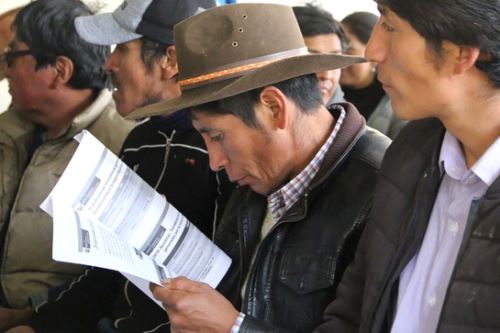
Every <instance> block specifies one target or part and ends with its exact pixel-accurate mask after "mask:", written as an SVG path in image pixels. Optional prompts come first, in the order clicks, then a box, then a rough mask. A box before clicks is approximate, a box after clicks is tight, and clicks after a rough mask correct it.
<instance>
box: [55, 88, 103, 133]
mask: <svg viewBox="0 0 500 333" xmlns="http://www.w3.org/2000/svg"><path fill="white" fill-rule="evenodd" d="M111 99H112V93H111V91H109V90H108V89H103V90H101V91H100V92H99V94H98V95H97V98H96V99H95V100H94V102H92V104H90V105H89V106H88V107H87V108H86V109H85V110H83V111H82V112H81V113H79V114H78V115H77V116H76V117H75V118H74V119H73V121H72V122H71V125H70V127H69V128H68V130H67V131H66V133H65V134H64V135H63V137H73V136H74V135H75V134H77V133H79V132H80V131H82V130H83V129H85V128H88V127H89V126H90V125H91V124H92V123H93V122H94V121H95V120H96V119H97V118H98V117H99V116H100V115H101V113H102V110H103V109H104V108H106V106H107V105H108V104H110V102H111Z"/></svg>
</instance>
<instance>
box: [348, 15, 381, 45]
mask: <svg viewBox="0 0 500 333" xmlns="http://www.w3.org/2000/svg"><path fill="white" fill-rule="evenodd" d="M377 20H378V16H377V15H375V14H373V13H369V12H355V13H352V14H349V15H347V16H346V17H344V18H343V19H342V21H340V23H342V25H343V26H344V28H345V29H347V30H349V31H350V32H351V33H352V34H353V35H354V36H356V38H357V39H359V41H360V42H361V43H363V44H365V45H366V44H367V43H368V40H369V39H370V35H371V34H372V31H373V28H374V27H375V25H376V24H377Z"/></svg>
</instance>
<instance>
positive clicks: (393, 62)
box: [366, 6, 455, 119]
mask: <svg viewBox="0 0 500 333" xmlns="http://www.w3.org/2000/svg"><path fill="white" fill-rule="evenodd" d="M379 8H380V11H381V13H382V15H381V16H380V18H379V20H378V22H377V24H376V25H375V28H374V30H373V32H372V35H371V38H370V40H369V41H368V44H367V46H366V58H367V59H368V60H370V61H373V62H375V63H377V66H378V69H377V70H378V80H379V81H380V82H381V83H382V86H383V88H384V90H385V91H386V93H387V94H388V95H389V97H390V98H391V103H392V107H393V109H394V112H395V113H396V115H397V116H398V117H399V118H401V119H420V118H424V117H438V118H439V117H440V116H441V114H440V113H441V112H442V113H444V114H446V112H447V110H446V107H447V105H449V103H450V101H451V100H453V99H454V95H453V94H454V93H455V89H453V88H452V87H451V84H452V83H454V82H453V81H452V80H450V78H453V76H454V75H453V73H454V65H453V64H454V61H455V58H453V55H452V54H451V52H448V53H447V50H445V51H444V53H443V58H442V59H439V60H438V59H437V56H436V54H435V53H433V51H432V50H431V48H430V46H429V45H428V43H427V42H426V40H425V39H424V38H423V37H422V36H421V35H420V34H418V33H417V31H416V30H415V29H413V27H412V26H411V25H410V24H409V23H408V21H406V20H403V19H402V18H400V17H399V16H397V15H396V14H395V13H394V12H393V11H391V10H389V9H388V8H386V7H383V6H379ZM444 47H446V46H444Z"/></svg>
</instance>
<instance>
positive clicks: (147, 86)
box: [106, 39, 162, 116]
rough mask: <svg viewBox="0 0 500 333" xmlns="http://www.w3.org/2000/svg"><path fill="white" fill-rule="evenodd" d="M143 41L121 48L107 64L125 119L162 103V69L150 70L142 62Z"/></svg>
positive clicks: (115, 96) (112, 55)
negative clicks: (145, 107)
mask: <svg viewBox="0 0 500 333" xmlns="http://www.w3.org/2000/svg"><path fill="white" fill-rule="evenodd" d="M141 44H142V42H141V40H138V39H137V40H133V41H130V42H127V43H122V44H118V45H117V46H116V48H115V50H114V51H113V53H112V54H111V56H110V57H109V58H108V60H107V61H106V69H107V70H108V71H109V72H110V73H111V78H112V80H113V87H114V89H113V99H114V100H115V103H116V108H117V110H118V112H119V113H120V114H121V115H122V116H126V115H128V114H129V113H131V112H132V111H134V110H135V109H137V108H139V107H141V106H145V105H149V104H152V103H156V102H159V101H160V100H161V89H162V87H161V86H160V85H159V83H158V82H159V81H160V79H161V69H160V68H159V66H157V65H154V66H153V68H152V69H148V68H147V67H146V65H145V64H144V62H143V60H142V58H141Z"/></svg>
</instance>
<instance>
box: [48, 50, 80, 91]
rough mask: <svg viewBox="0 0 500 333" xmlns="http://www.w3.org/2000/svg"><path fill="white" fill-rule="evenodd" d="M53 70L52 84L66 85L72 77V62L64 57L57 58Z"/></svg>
mask: <svg viewBox="0 0 500 333" xmlns="http://www.w3.org/2000/svg"><path fill="white" fill-rule="evenodd" d="M53 68H54V70H55V74H56V75H55V77H54V84H55V85H56V86H57V85H59V84H63V85H64V84H67V83H68V82H69V81H70V80H71V77H72V76H73V71H74V69H75V68H74V64H73V61H72V60H71V59H70V58H68V57H65V56H59V57H57V59H56V62H55V64H54V65H53Z"/></svg>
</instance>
